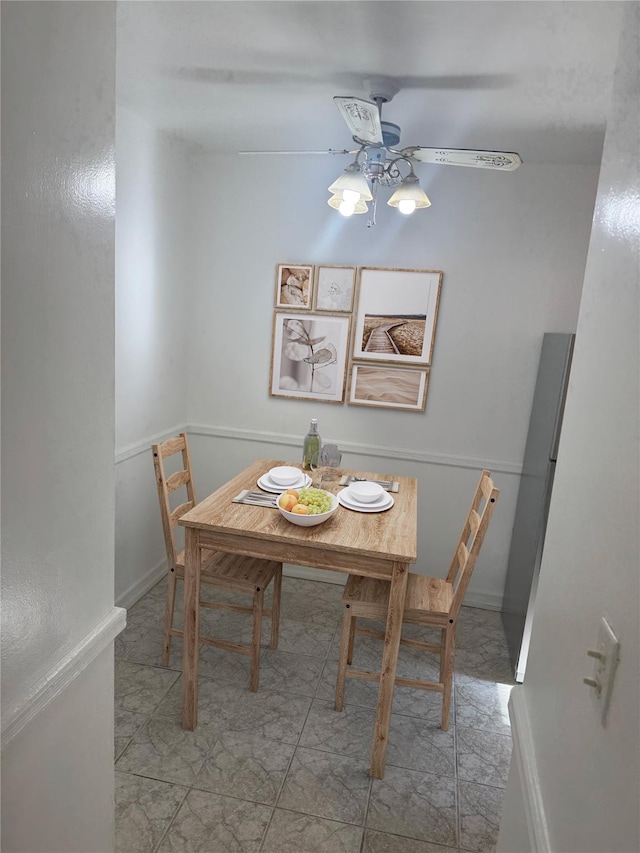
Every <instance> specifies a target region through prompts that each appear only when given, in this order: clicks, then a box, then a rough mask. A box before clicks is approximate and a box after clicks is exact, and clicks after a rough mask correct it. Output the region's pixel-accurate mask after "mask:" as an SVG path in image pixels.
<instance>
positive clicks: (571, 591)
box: [498, 3, 640, 853]
mask: <svg viewBox="0 0 640 853" xmlns="http://www.w3.org/2000/svg"><path fill="white" fill-rule="evenodd" d="M625 5H626V8H625V11H624V15H625V19H624V21H623V28H622V40H621V45H620V55H619V61H618V69H617V72H616V77H615V85H614V95H613V103H612V110H611V115H610V120H609V123H608V126H607V135H606V138H605V145H604V153H603V161H602V168H601V174H600V182H599V188H598V196H597V202H596V209H595V216H594V222H593V230H592V234H591V242H590V247H589V254H588V260H587V267H586V273H585V281H584V290H583V296H582V302H581V306H580V315H579V320H578V329H577V336H576V344H575V351H574V356H573V367H572V374H571V379H570V384H569V392H568V397H567V404H566V410H565V417H564V428H563V434H562V437H561V440H560V447H559V453H558V465H557V471H556V478H555V486H554V493H553V497H552V501H551V508H550V514H549V526H548V530H547V537H546V543H545V553H544V557H543V561H542V567H541V571H540V584H539V587H538V595H537V599H536V615H535V619H534V624H533V633H532V637H531V649H530V652H529V661H528V665H527V675H526V678H525V681H524V684H523V685H522V686H521V687H516V689H515V690H514V692H513V694H512V707H511V714H512V722H513V727H514V742H515V746H516V750H515V754H518V753H520V755H519V756H518V761H517V762H516V766H515V769H514V772H513V773H512V776H511V778H510V781H509V786H508V789H507V794H506V799H505V816H504V821H503V830H502V833H501V836H500V843H499V845H498V849H499V850H501V851H503V853H516V851H523V850H545V849H548V850H553V851H558V853H560V851H561V853H602V851H603V850H606V851H608V853H630V851H637V850H640V827H639V822H638V803H639V802H640V781H639V773H640V737H639V731H638V719H639V718H640V709H639V701H638V697H639V695H640V689H639V688H640V671H639V666H638V649H639V648H640V636H639V630H638V612H639V609H640V595H639V586H638V565H639V564H640V484H639V478H640V424H639V409H640V400H639V383H638V368H639V366H640V344H639V320H640V316H639V308H640V305H639V292H640V272H639V268H638V248H639V242H640V240H639V238H640V228H639V225H640V219H639V218H638V210H639V207H638V205H639V200H640V169H639V166H638V163H639V155H640V150H639V136H638V128H639V126H640V113H639V108H638V92H640V4H638V3H628V4H625ZM602 616H604V617H606V618H607V620H608V621H609V623H610V625H611V627H612V628H613V630H614V632H615V633H616V634H617V636H618V638H619V640H620V643H621V655H620V665H619V668H618V672H617V674H616V678H615V685H614V688H613V694H612V697H611V706H610V710H609V716H608V718H607V721H606V725H605V726H604V727H603V726H602V725H601V723H600V705H601V703H599V702H598V701H597V700H595V699H594V695H593V691H592V690H591V689H590V688H589V687H587V686H586V685H584V684H583V683H582V678H583V676H590V675H592V673H593V660H592V659H591V658H588V657H587V649H589V648H594V647H596V646H597V640H598V625H599V620H600V617H602ZM537 792H538V793H537ZM523 815H524V816H525V817H526V818H527V819H528V821H529V824H528V825H529V829H530V833H531V837H523V832H522V826H523V819H522V816H523Z"/></svg>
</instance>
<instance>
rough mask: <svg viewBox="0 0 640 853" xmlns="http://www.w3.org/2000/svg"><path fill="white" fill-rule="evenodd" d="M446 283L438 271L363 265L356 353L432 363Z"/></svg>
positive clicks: (364, 356)
mask: <svg viewBox="0 0 640 853" xmlns="http://www.w3.org/2000/svg"><path fill="white" fill-rule="evenodd" d="M441 284H442V273H441V272H440V271H438V270H403V269H383V268H380V267H360V275H359V279H358V297H357V306H358V307H357V309H356V319H355V328H354V335H353V358H354V359H366V360H367V361H388V362H398V363H401V364H402V363H404V364H417V365H429V364H431V358H432V355H433V341H434V336H435V329H436V319H437V317H438V303H439V300H440V287H441Z"/></svg>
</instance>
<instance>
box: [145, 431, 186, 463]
mask: <svg viewBox="0 0 640 853" xmlns="http://www.w3.org/2000/svg"><path fill="white" fill-rule="evenodd" d="M186 441H187V438H186V434H185V433H184V432H181V433H180V435H179V436H178V437H177V438H168V439H167V440H166V441H163V442H162V444H154V445H153V446H154V447H157V448H158V455H159V456H160V458H161V459H166V458H167V456H173V455H174V453H178V452H179V451H180V450H184V449H185V446H186Z"/></svg>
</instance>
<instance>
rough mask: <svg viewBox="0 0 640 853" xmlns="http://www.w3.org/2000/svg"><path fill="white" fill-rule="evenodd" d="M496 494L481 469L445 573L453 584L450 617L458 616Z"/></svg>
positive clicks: (497, 491) (487, 472)
mask: <svg viewBox="0 0 640 853" xmlns="http://www.w3.org/2000/svg"><path fill="white" fill-rule="evenodd" d="M499 494H500V489H498V488H496V486H495V485H494V483H493V480H492V479H491V473H490V472H489V471H483V472H482V474H481V475H480V481H479V483H478V487H477V488H476V491H475V494H474V496H473V500H472V501H471V507H470V509H469V514H468V516H467V518H466V520H465V523H464V527H463V528H462V534H461V535H460V539H459V540H458V544H457V546H456V550H455V552H454V556H453V560H452V561H451V566H450V568H449V573H448V575H447V582H448V583H450V584H452V585H453V587H454V594H453V601H452V605H451V610H450V612H449V619H450V620H454V619H455V618H456V617H457V615H458V612H459V610H460V607H461V605H462V601H463V599H464V596H465V593H466V591H467V587H468V586H469V581H470V580H471V574H472V572H473V570H474V568H475V564H476V561H477V559H478V554H479V553H480V548H481V547H482V543H483V541H484V537H485V534H486V532H487V528H488V527H489V522H490V521H491V516H492V515H493V510H494V508H495V505H496V501H497V500H498V495H499ZM481 505H482V506H481Z"/></svg>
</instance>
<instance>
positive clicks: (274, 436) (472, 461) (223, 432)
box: [115, 424, 522, 476]
mask: <svg viewBox="0 0 640 853" xmlns="http://www.w3.org/2000/svg"><path fill="white" fill-rule="evenodd" d="M181 432H186V433H188V434H189V435H202V436H210V437H212V438H230V439H232V440H234V441H253V442H258V443H260V444H273V445H279V446H282V447H295V448H296V452H297V451H298V450H299V449H300V436H299V435H287V434H286V433H281V432H267V431H264V430H249V429H241V428H240V427H229V426H216V425H209V424H180V425H179V426H174V427H170V428H169V429H166V430H162V432H158V433H155V434H154V435H150V436H149V437H148V438H144V439H142V440H140V441H136V442H135V443H133V444H128V445H126V446H125V447H122V448H121V449H119V450H117V451H116V454H115V464H116V465H119V464H120V463H121V462H126V461H127V460H128V459H133V457H134V456H138V455H139V454H141V453H147V452H148V451H149V448H150V447H151V445H152V444H154V442H162V441H164V440H165V439H166V438H170V437H171V436H173V435H178V434H179V433H181ZM330 441H332V442H334V443H337V444H339V446H340V450H341V451H342V452H349V453H355V454H357V455H359V456H372V457H377V458H380V459H394V460H398V459H401V460H403V461H405V462H414V463H418V464H422V465H444V466H446V467H449V468H471V469H472V470H474V471H481V470H482V469H483V468H489V469H490V470H491V471H492V472H493V473H500V474H515V475H516V476H520V474H522V463H521V462H510V461H508V460H503V459H477V458H475V457H473V456H455V455H452V454H447V453H436V452H429V451H424V450H413V449H407V448H404V447H391V446H383V445H377V444H357V443H356V442H352V441H341V440H339V439H330Z"/></svg>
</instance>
